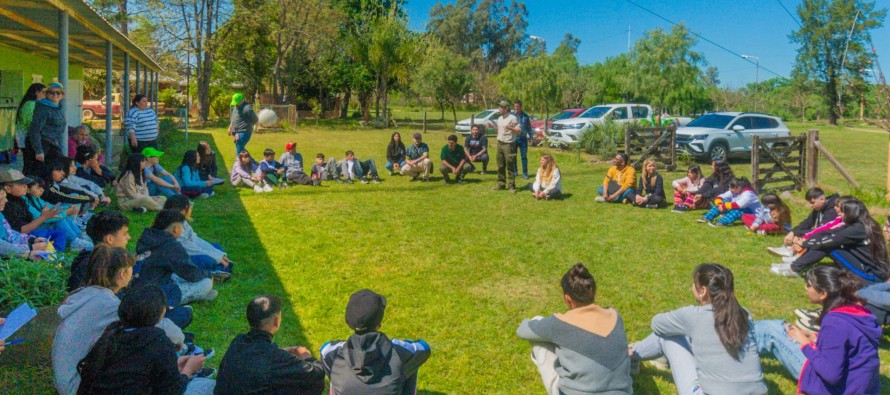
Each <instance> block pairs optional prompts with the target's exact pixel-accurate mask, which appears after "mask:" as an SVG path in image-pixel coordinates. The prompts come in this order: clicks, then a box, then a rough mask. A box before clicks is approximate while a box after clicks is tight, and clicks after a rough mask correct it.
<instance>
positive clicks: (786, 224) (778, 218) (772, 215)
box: [742, 193, 791, 235]
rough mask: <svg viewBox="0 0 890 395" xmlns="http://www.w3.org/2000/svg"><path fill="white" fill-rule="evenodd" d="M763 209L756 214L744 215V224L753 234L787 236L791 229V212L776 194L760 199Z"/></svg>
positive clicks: (765, 195)
mask: <svg viewBox="0 0 890 395" xmlns="http://www.w3.org/2000/svg"><path fill="white" fill-rule="evenodd" d="M760 203H761V208H760V209H759V210H757V212H755V213H754V214H748V213H745V214H742V222H743V223H744V224H745V226H746V227H747V228H748V230H750V231H752V232H756V233H757V234H761V235H777V234H780V233H781V234H785V233H786V232H788V229H786V228H789V229H790V227H791V210H790V209H789V208H788V206H787V205H785V202H783V201H782V198H780V197H779V195H776V194H775V193H767V194H764V195H763V196H761V197H760Z"/></svg>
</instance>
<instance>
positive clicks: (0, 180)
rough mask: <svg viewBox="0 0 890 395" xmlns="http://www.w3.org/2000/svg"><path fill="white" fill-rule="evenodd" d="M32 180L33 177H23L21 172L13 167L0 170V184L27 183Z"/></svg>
mask: <svg viewBox="0 0 890 395" xmlns="http://www.w3.org/2000/svg"><path fill="white" fill-rule="evenodd" d="M32 182H34V179H33V178H30V177H25V175H24V174H22V172H20V171H18V170H15V169H7V170H6V171H2V172H0V184H10V183H15V184H24V185H28V184H30V183H32Z"/></svg>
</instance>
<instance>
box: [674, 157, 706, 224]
mask: <svg viewBox="0 0 890 395" xmlns="http://www.w3.org/2000/svg"><path fill="white" fill-rule="evenodd" d="M704 183H705V178H704V177H703V176H702V174H701V168H700V167H698V165H692V166H689V169H688V170H686V177H683V178H681V179H679V180H674V182H672V183H671V185H672V186H673V187H674V209H673V210H671V211H673V212H675V213H685V212H687V211H689V210H695V209H696V208H701V203H699V202H701V201H702V200H701V195H699V194H698V190H699V189H700V188H701V187H702V185H704Z"/></svg>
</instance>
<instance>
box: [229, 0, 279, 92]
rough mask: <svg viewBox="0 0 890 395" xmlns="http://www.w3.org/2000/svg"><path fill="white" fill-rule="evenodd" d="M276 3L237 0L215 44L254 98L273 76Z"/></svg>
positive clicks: (262, 0) (260, 0) (230, 68)
mask: <svg viewBox="0 0 890 395" xmlns="http://www.w3.org/2000/svg"><path fill="white" fill-rule="evenodd" d="M274 3H275V2H274V1H272V2H270V1H266V0H235V1H234V6H235V12H234V14H233V15H232V18H230V19H229V20H228V21H227V22H226V23H224V24H223V25H222V26H220V28H219V33H218V36H217V40H218V45H217V46H216V48H217V51H218V55H219V59H221V61H222V62H223V63H224V64H225V66H226V69H227V70H229V71H230V72H231V73H233V74H234V75H235V76H236V77H237V78H238V80H239V81H241V83H242V84H243V85H244V88H245V92H244V93H246V94H247V97H249V98H253V97H255V95H256V94H258V93H259V92H260V90H261V88H262V86H263V82H264V81H266V79H267V78H268V77H269V76H270V75H271V71H272V66H273V63H274V60H275V59H274V57H275V45H274V43H273V42H272V29H271V26H272V20H273V19H274V16H273V13H272V12H270V9H274V7H273V4H274Z"/></svg>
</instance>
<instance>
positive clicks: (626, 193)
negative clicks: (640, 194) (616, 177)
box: [596, 186, 637, 203]
mask: <svg viewBox="0 0 890 395" xmlns="http://www.w3.org/2000/svg"><path fill="white" fill-rule="evenodd" d="M596 193H597V194H599V195H600V196H603V187H602V186H600V187H599V188H597V189H596ZM636 194H637V192H636V191H634V189H633V188H630V189H628V190H626V191H624V193H622V194H621V196H618V198H617V199H615V200H609V201H610V202H612V203H621V201H623V200H624V199H628V200H633V198H634V196H635V195H636Z"/></svg>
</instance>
